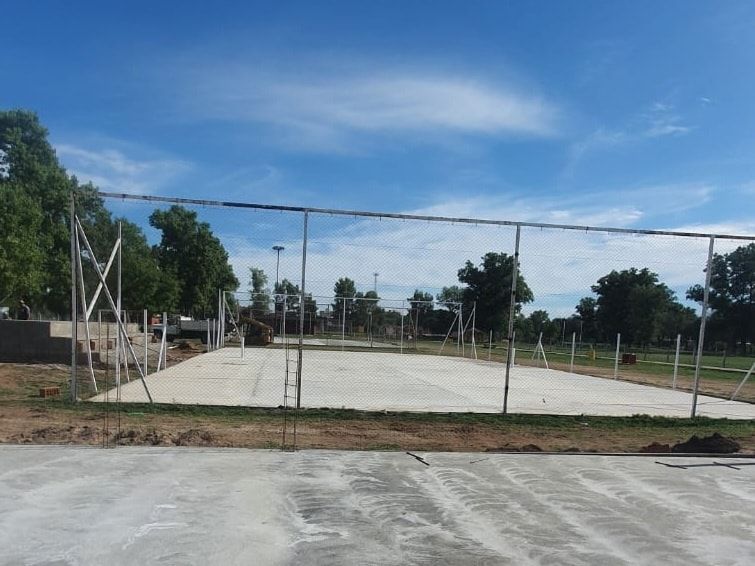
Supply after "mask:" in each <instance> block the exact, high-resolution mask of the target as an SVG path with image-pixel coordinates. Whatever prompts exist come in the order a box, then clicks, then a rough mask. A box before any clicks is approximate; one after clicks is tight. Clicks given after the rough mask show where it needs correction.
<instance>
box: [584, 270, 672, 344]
mask: <svg viewBox="0 0 755 566" xmlns="http://www.w3.org/2000/svg"><path fill="white" fill-rule="evenodd" d="M592 290H593V292H594V293H595V294H596V295H598V298H597V300H596V303H595V304H596V320H597V323H598V327H599V331H600V334H601V335H602V336H601V337H602V338H603V339H604V340H606V341H613V340H615V338H616V334H617V333H621V336H622V342H624V343H625V344H648V343H650V342H653V341H655V340H657V339H658V338H660V336H661V331H662V322H663V320H664V317H665V316H666V313H667V311H668V310H669V309H675V308H677V307H676V306H675V305H678V302H677V301H676V298H675V296H674V293H673V291H671V290H670V289H669V288H668V287H667V286H666V285H665V284H664V283H661V282H659V280H658V275H657V274H656V273H653V272H651V271H650V270H649V269H648V268H643V269H637V268H634V267H633V268H631V269H627V270H623V271H615V270H614V271H611V273H609V274H608V275H605V276H603V277H601V278H600V279H598V282H597V283H596V284H595V285H593V286H592Z"/></svg>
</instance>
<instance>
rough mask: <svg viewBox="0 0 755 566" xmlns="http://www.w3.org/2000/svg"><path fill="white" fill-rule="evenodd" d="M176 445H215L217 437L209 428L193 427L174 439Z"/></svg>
mask: <svg viewBox="0 0 755 566" xmlns="http://www.w3.org/2000/svg"><path fill="white" fill-rule="evenodd" d="M173 443H174V444H175V445H176V446H214V445H215V437H214V436H213V435H212V433H211V432H210V431H208V430H199V429H196V428H191V429H189V430H187V431H184V432H182V433H180V434H179V435H178V436H177V437H176V438H174V439H173Z"/></svg>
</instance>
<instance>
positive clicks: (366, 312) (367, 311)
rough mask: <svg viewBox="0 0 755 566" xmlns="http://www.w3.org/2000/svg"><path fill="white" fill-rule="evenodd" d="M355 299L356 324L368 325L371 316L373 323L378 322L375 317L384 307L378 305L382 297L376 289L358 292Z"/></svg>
mask: <svg viewBox="0 0 755 566" xmlns="http://www.w3.org/2000/svg"><path fill="white" fill-rule="evenodd" d="M355 299H356V300H355V301H354V319H353V320H354V324H356V325H358V326H363V327H366V326H367V325H368V324H369V322H370V320H371V318H372V319H373V320H372V322H373V324H374V323H375V322H376V320H374V317H375V315H376V314H380V313H381V312H382V309H381V308H380V307H379V306H378V300H379V299H380V297H379V296H378V294H377V293H376V292H375V291H367V292H366V293H364V294H362V293H357V294H356V297H355Z"/></svg>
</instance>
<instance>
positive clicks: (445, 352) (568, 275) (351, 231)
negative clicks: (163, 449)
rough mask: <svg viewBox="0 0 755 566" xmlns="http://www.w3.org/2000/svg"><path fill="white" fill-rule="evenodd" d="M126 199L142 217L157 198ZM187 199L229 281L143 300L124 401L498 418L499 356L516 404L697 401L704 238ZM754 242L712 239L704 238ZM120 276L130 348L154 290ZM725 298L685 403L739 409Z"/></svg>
mask: <svg viewBox="0 0 755 566" xmlns="http://www.w3.org/2000/svg"><path fill="white" fill-rule="evenodd" d="M119 206H121V207H122V208H123V210H122V212H123V213H124V214H125V215H126V216H127V218H129V219H130V220H131V221H133V222H135V223H136V224H138V225H141V226H145V227H148V226H149V222H148V218H149V217H150V214H152V212H153V211H154V210H155V208H156V207H160V208H162V209H165V208H167V206H166V205H165V204H163V203H159V202H158V203H132V202H129V203H127V204H125V205H119ZM184 206H185V207H186V208H188V209H189V210H191V211H193V212H196V213H197V216H198V219H199V221H201V222H207V223H209V225H210V227H211V228H212V230H213V232H214V234H215V236H217V237H218V238H219V240H220V242H221V243H222V244H223V246H224V248H225V249H226V250H227V251H228V256H229V257H228V261H229V263H230V265H231V266H232V267H233V272H234V274H235V277H236V279H237V280H238V285H235V284H233V285H228V286H226V288H223V289H202V288H201V283H202V277H198V278H197V281H196V282H194V283H195V284H196V286H197V288H198V289H200V291H201V292H198V293H197V294H196V296H197V297H200V298H201V300H199V299H198V301H197V302H196V303H195V304H186V303H185V302H184V303H181V304H180V307H179V308H177V309H175V310H174V311H173V312H170V313H167V317H166V319H165V322H164V321H163V313H160V312H152V311H149V312H148V324H147V328H146V336H147V347H146V351H147V370H148V372H147V375H146V380H145V382H146V387H145V383H141V381H142V380H141V379H140V378H139V377H138V375H136V374H135V372H134V368H133V366H132V367H129V370H128V371H129V374H128V378H127V379H125V378H124V373H125V371H126V368H125V364H123V358H124V355H125V356H126V357H129V354H128V352H126V354H123V352H121V355H120V360H121V363H122V366H121V370H120V387H119V388H118V389H119V390H118V391H117V392H116V391H114V390H113V391H111V394H113V395H116V394H117V395H118V396H119V399H120V400H121V401H123V402H145V401H149V400H150V397H151V400H152V401H154V402H157V403H181V404H200V405H226V406H251V407H280V406H289V404H290V403H291V402H293V403H294V404H295V405H296V406H301V407H303V408H333V409H356V410H366V411H410V412H411V411H416V412H486V413H496V412H501V411H502V409H503V402H504V390H505V383H506V376H507V367H506V361H507V359H508V358H509V356H510V355H511V357H512V358H513V362H514V363H513V365H512V367H511V370H510V372H509V375H508V382H509V392H508V400H507V410H508V412H511V413H545V414H574V415H580V414H595V415H632V414H637V413H643V414H651V415H668V416H688V415H689V414H690V411H691V409H692V395H691V391H692V389H693V385H694V377H695V362H696V352H697V345H698V340H699V333H700V319H699V314H700V303H701V299H700V298H699V297H698V296H697V295H696V293H697V292H698V291H699V290H700V289H702V286H704V283H705V277H706V272H705V268H706V265H707V261H708V246H709V242H710V238H708V237H702V236H701V237H691V236H684V237H682V236H671V235H656V234H653V235H650V234H642V233H625V232H606V231H601V230H600V229H594V230H593V229H590V230H581V231H580V230H574V229H557V228H553V227H542V228H540V227H534V226H529V225H523V226H520V227H517V226H516V225H506V224H485V223H474V222H471V221H464V222H452V221H430V220H427V219H425V220H420V219H402V218H385V217H382V218H381V217H377V216H363V215H359V214H354V215H346V214H341V213H338V214H327V213H324V212H318V211H309V212H307V213H306V214H305V213H304V212H303V211H283V210H259V209H240V208H222V207H219V208H217V207H202V206H196V205H191V204H190V203H184ZM305 216H306V231H305ZM517 229H519V230H520V244H519V249H518V253H519V255H518V257H519V263H518V266H519V274H520V277H519V279H518V281H519V283H518V286H517V294H516V299H517V301H516V306H515V309H514V313H513V314H514V330H515V341H514V349H513V350H511V351H509V347H508V346H509V340H508V338H509V336H508V322H509V317H510V314H511V311H510V305H511V287H512V277H511V268H512V266H513V258H514V255H515V253H516V252H517V250H516V244H515V242H516V232H517ZM146 230H147V236H148V238H149V239H150V241H151V243H153V244H154V243H156V242H157V241H159V237H160V234H159V232H157V231H156V230H154V229H153V228H149V227H148V228H146ZM305 242H306V244H305ZM748 243H749V242H746V241H744V242H743V241H741V240H737V241H733V240H732V241H727V240H722V239H719V240H717V241H716V248H715V251H716V253H719V254H725V253H729V252H731V251H733V250H735V249H737V248H739V247H741V246H743V245H747V244H748ZM305 251H306V261H302V259H303V257H304V255H303V254H304V253H305ZM123 284H124V297H125V296H128V297H129V300H128V301H125V302H124V304H123V308H124V310H125V311H126V313H127V316H126V322H127V323H128V325H132V326H133V328H131V327H130V326H129V330H128V334H129V338H130V340H131V342H132V345H133V347H134V351H135V352H141V354H139V355H141V356H143V355H144V342H143V340H144V338H143V336H144V335H145V328H144V323H143V316H144V315H143V314H140V313H143V312H144V308H145V307H148V304H147V299H146V298H145V300H144V301H143V303H142V304H138V302H139V301H138V297H139V294H138V293H136V294H135V293H133V288H132V287H133V285H135V284H137V283H136V282H133V281H130V280H129V274H128V273H127V272H124V273H123ZM696 286H699V289H698V288H696ZM127 288H128V292H126V289H127ZM302 291H303V292H302ZM87 292H90V293H91V289H87ZM628 305H629V306H628ZM100 306H101V305H100ZM718 307H719V311H716V310H715V309H713V308H712V310H711V311H709V319H708V321H707V322H708V324H709V327H711V328H713V331H711V332H712V334H710V335H709V338H708V339H706V341H705V343H704V346H705V348H704V353H703V357H702V360H701V368H700V373H699V388H698V391H699V394H700V395H699V398H698V408H699V410H698V414H705V415H711V416H729V417H747V416H750V417H752V416H753V415H755V412H754V411H753V409H754V406H753V405H752V404H750V403H752V402H753V401H754V400H755V380H752V381H748V382H747V383H745V384H744V385H743V386H742V387H740V388H739V389H738V386H739V384H740V383H741V381H742V380H743V378H744V377H745V375H746V371H747V369H749V367H750V365H751V361H752V360H753V358H752V346H751V344H749V343H745V344H741V345H740V346H741V347H739V349H738V350H737V351H732V349H731V348H732V346H731V343H732V342H731V340H728V341H726V340H724V341H723V342H725V344H724V343H723V342H721V343H719V342H720V341H717V340H714V339H711V338H710V336H713V335H714V334H715V335H716V336H724V335H725V333H722V332H721V329H720V328H719V326H720V325H721V324H723V323H722V322H721V320H722V315H721V312H720V309H721V308H722V307H721V305H720V304H718ZM106 311H107V309H103V315H102V317H104V318H102V322H99V320H98V321H97V322H96V323H94V326H95V327H96V332H97V344H96V347H95V350H96V352H97V354H98V358H99V359H98V361H99V362H100V363H103V362H102V361H101V358H102V356H103V343H105V344H108V341H109V340H112V339H111V338H108V337H107V336H105V337H104V338H102V337H101V336H100V334H101V333H102V332H104V333H106V334H107V332H113V333H115V332H116V329H115V326H114V325H113V324H112V322H111V321H114V318H112V312H110V311H107V312H106ZM132 312H133V313H134V314H133V315H132V314H129V313H132ZM140 317H141V318H140ZM94 318H97V316H95V317H94ZM106 321H107V322H106ZM90 324H92V323H90ZM717 325H719V326H717ZM103 329H104V330H103ZM140 340H141V342H140ZM617 341H618V348H617ZM677 344H678V345H679V348H678V350H679V351H678V363H676V362H677ZM300 345H301V348H299V346H300ZM572 350H573V352H574V353H573V355H572ZM292 351H293V352H296V354H295V355H293V357H292V353H291V352H292ZM113 355H114V352H113V349H112V348H109V347H105V348H104V356H105V361H104V366H99V368H100V369H101V368H102V367H104V368H107V371H108V372H110V371H114V367H115V366H114V364H115V362H114V359H113ZM129 364H134V360H132V359H131V358H129ZM158 365H159V370H158ZM135 375H136V377H135ZM85 381H86V375H85V373H84V374H82V372H81V371H80V372H79V383H80V384H81V387H82V389H81V390H82V396H83V397H91V398H93V399H95V400H101V399H102V396H103V391H101V390H100V389H101V388H100V389H98V395H99V396H94V392H93V391H88V390H86V388H85ZM111 383H112V381H111ZM110 389H113V388H112V387H111V388H110ZM737 389H738V391H737V401H738V402H732V401H730V400H729V399H730V397H731V396H732V394H734V392H735V390H737Z"/></svg>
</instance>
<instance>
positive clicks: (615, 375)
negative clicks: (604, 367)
mask: <svg viewBox="0 0 755 566" xmlns="http://www.w3.org/2000/svg"><path fill="white" fill-rule="evenodd" d="M620 348H621V332H619V333H618V334H616V358H615V359H614V361H613V378H614V379H618V378H619V349H620Z"/></svg>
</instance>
